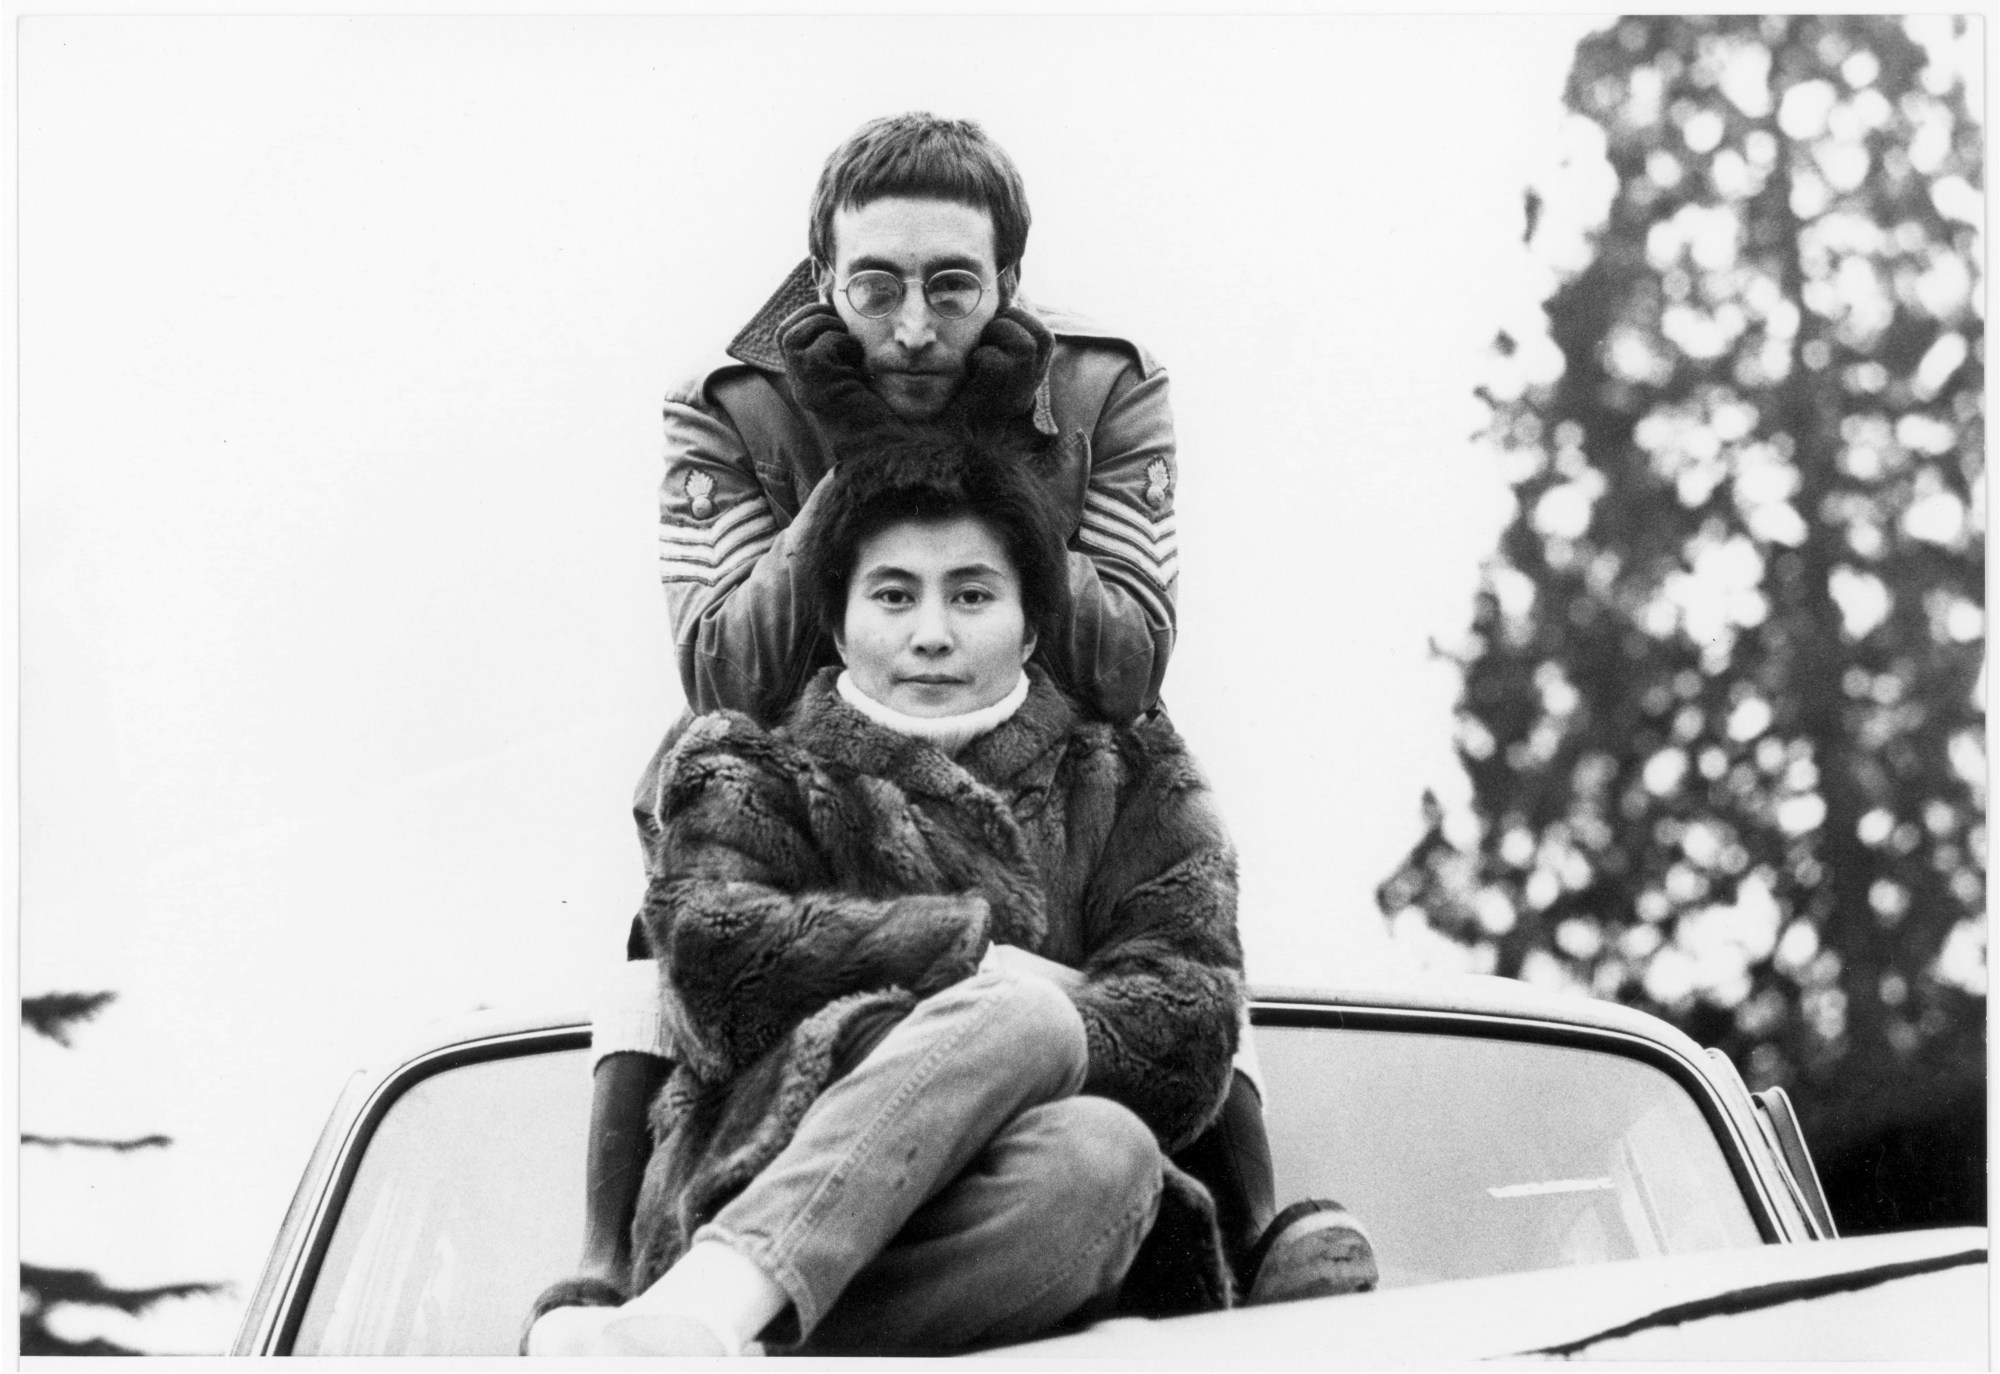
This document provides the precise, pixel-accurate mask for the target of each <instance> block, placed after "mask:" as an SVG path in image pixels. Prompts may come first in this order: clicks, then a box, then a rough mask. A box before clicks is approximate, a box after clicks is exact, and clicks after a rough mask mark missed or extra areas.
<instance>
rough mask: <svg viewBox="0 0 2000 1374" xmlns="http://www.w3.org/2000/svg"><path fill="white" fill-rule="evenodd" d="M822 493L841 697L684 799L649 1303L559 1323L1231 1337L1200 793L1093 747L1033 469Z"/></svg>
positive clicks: (1168, 771)
mask: <svg viewBox="0 0 2000 1374" xmlns="http://www.w3.org/2000/svg"><path fill="white" fill-rule="evenodd" d="M829 481H830V482H832V483H833V484H834V485H833V486H832V487H831V488H830V489H829V491H828V492H827V493H826V496H825V498H824V504H823V506H822V510H821V514H820V518H819V520H818V521H817V522H816V524H815V526H814V528H813V530H812V531H811V534H810V536H809V537H808V539H807V540H806V542H805V545H804V547H803V549H802V551H801V556H802V557H803V558H804V560H805V561H806V563H807V571H808V574H809V576H808V579H807V580H808V583H809V585H810V587H811V595H812V596H813V598H814V599H815V602H816V606H815V609H816V612H817V613H818V614H819V615H820V616H821V618H822V620H823V622H824V623H825V625H826V627H827V629H828V630H829V632H830V634H831V637H832V639H833V641H834V643H835V644H836V645H837V647H838V649H839V653H840V657H841V660H842V662H843V664H844V665H845V667H844V669H839V670H836V669H829V670H826V671H825V672H823V673H822V674H821V675H820V676H819V677H818V678H816V679H815V680H814V681H813V683H812V684H811V685H810V687H809V688H808V689H807V691H806V693H805V694H804V696H803V697H802V699H801V700H800V702H799V704H798V705H797V707H796V708H795V709H794V710H793V711H792V713H791V714H790V715H789V717H788V718H787V719H786V721H785V723H784V724H783V725H782V726H780V727H779V728H777V729H775V730H765V729H763V728H761V727H759V726H757V725H755V724H754V723H752V722H751V721H749V720H748V719H747V718H744V717H741V716H737V715H734V714H730V713H719V714H716V715H712V716H708V717H704V718H702V719H701V720H699V721H697V722H696V723H695V724H694V725H693V726H692V727H691V728H690V729H689V730H688V731H687V732H686V734H685V735H684V736H683V737H682V739H681V740H680V741H679V743H678V744H677V745H676V746H675V749H674V751H673V754H672V755H671V757H670V759H669V761H668V764H667V766H666V767H665V768H663V769H662V770H661V772H660V783H659V792H658V795H657V797H656V798H655V801H654V806H653V811H654V813H655V815H656V817H657V820H658V823H659V835H658V841H657V852H656V854H655V862H654V864H653V870H654V872H655V874H656V875H657V876H656V877H655V879H654V881H653V882H652V883H651V885H650V887H649V891H648V897H647V902H646V908H645V912H644V919H645V923H646V927H647V932H648V935H649V938H650V940H651V942H652V946H653V949H654V952H655V954H656V956H657V957H658V958H659V960H660V965H661V969H662V1005H663V1012H664V1014H665V1015H666V1017H667V1019H668V1021H669V1023H670V1025H671V1026H672V1030H673V1038H674V1041H675V1044H676V1047H677V1049H678V1050H679V1054H678V1056H677V1058H678V1060H679V1065H680V1066H679V1068H678V1069H677V1070H676V1075H675V1077H674V1079H673V1080H672V1081H671V1082H670V1083H669V1085H668V1088H667V1090H666V1091H665V1092H663V1093H662V1094H661V1097H660V1099H659V1101H658V1103H657V1104H656V1107H655V1137H656V1139H658V1140H659V1142H660V1144H659V1146H658V1148H657V1149H656V1150H655V1152H654V1154H653V1157H652V1160H651V1163H650V1165H649V1168H648V1172H647V1178H646V1183H645V1186H644V1188H643V1190H642V1194H641V1197H640V1200H639V1205H638V1212H637V1217H636V1219H635V1222H634V1227H633V1241H634V1262H633V1274H632V1282H631V1284H630V1291H633V1292H637V1293H639V1294H640V1296H639V1297H637V1298H635V1299H634V1300H632V1301H631V1302H629V1303H627V1304H625V1306H623V1307H622V1308H617V1309H587V1308H565V1309H560V1310H558V1311H557V1312H554V1313H551V1314H550V1316H549V1317H548V1318H545V1319H544V1320H545V1321H553V1320H555V1319H558V1318H560V1319H561V1320H562V1321H564V1322H566V1323H568V1324H569V1327H570V1339H571V1340H572V1342H573V1344H572V1345H571V1346H570V1348H572V1349H594V1350H596V1351H597V1352H599V1353H613V1352H622V1353H642V1352H644V1353H663V1354H664V1353H684V1354H697V1353H707V1354H715V1353H729V1352H732V1351H735V1350H738V1349H741V1348H742V1346H743V1345H744V1344H745V1343H746V1342H748V1341H750V1340H752V1339H755V1338H757V1337H758V1336H759V1334H760V1333H762V1334H763V1335H764V1337H765V1339H766V1340H767V1341H772V1342H783V1343H787V1344H790V1343H793V1342H798V1343H800V1348H802V1349H805V1350H810V1351H815V1352H831V1351H842V1350H857V1349H875V1350H880V1349H891V1348H894V1349H911V1348H919V1349H945V1348H954V1347H960V1346H964V1345H968V1344H975V1343H985V1342H992V1341H999V1340H1011V1339H1022V1338H1025V1337H1027V1336H1031V1335H1033V1334H1036V1333H1037V1332H1039V1331H1041V1330H1045V1329H1047V1328H1048V1327H1050V1326H1052V1325H1054V1324H1056V1323H1058V1322H1060V1321H1062V1320H1063V1319H1064V1318H1066V1317H1069V1316H1070V1315H1072V1314H1073V1313H1076V1312H1078V1311H1079V1310H1084V1309H1092V1308H1093V1307H1094V1305H1101V1304H1103V1303H1104V1302H1106V1301H1107V1300H1108V1299H1109V1298H1110V1297H1111V1296H1112V1295H1113V1294H1117V1293H1120V1292H1122V1294H1123V1299H1122V1300H1123V1301H1124V1302H1125V1304H1126V1305H1127V1308H1128V1310H1130V1309H1136V1310H1148V1311H1165V1310H1182V1309H1186V1308H1190V1307H1198V1306H1204V1305H1222V1304H1223V1303H1226V1302H1227V1301H1228V1296H1227V1295H1228V1292H1229V1279H1228V1278H1227V1276H1226V1272H1225V1269H1224V1265H1223V1263H1222V1259H1221V1254H1220V1246H1219V1242H1218V1239H1217V1236H1216V1231H1215V1222H1214V1217H1213V1211H1212V1208H1211V1206H1210V1203H1209V1199H1208V1197H1207V1195H1206V1193H1205V1192H1204V1190H1202V1189H1201V1187H1200V1185H1198V1184H1195V1183H1194V1182H1193V1181H1192V1180H1191V1179H1188V1178H1187V1177H1186V1176H1185V1175H1183V1174H1181V1173H1180V1172H1179V1171H1178V1170H1176V1169H1175V1168H1174V1167H1173V1166H1172V1165H1171V1164H1170V1163H1168V1162H1167V1160H1166V1158H1165V1156H1166V1155H1167V1154H1168V1153H1171V1152H1172V1151H1173V1150H1175V1149H1177V1148H1179V1147H1180V1146H1182V1145H1184V1144H1186V1143H1187V1142H1188V1141H1189V1140H1191V1139H1193V1138H1194V1137H1195V1136H1196V1135H1197V1134H1198V1133H1199V1132H1200V1131H1201V1130H1202V1128H1203V1127H1204V1126H1206V1125H1207V1124H1208V1123H1209V1121H1210V1120H1211V1119H1212V1118H1213V1117H1214V1115H1215V1113H1216V1112H1217V1110H1218V1109H1219V1107H1220V1105H1221V1103H1222V1100H1223V1096H1224V1093H1225V1090H1226V1088H1227V1086H1228V1084H1229V1079H1230V1060H1231V1056H1232V1054H1233V1053H1234V1050H1235V1048H1236V1036H1237V1025H1238V1015H1239V1008H1240V1005H1241V999H1242V992H1241V974H1240V971H1241V965H1242V955H1241V949H1240V946H1239V944H1238V941H1237V936H1236V928H1235V898H1236V883H1235V857H1234V852H1233V850H1232V849H1231V847H1230V845H1229V842H1228V839H1227V837H1226V835H1225V833H1224V831H1223V829H1222V826H1221V824H1220V821H1219V819H1218V817H1217V816H1216V813H1215V810H1214V807H1213V804H1212V801H1211V798H1210V795H1209V793H1208V791H1207V788H1206V786H1205V784H1204V783H1203V782H1202V780H1201V778H1200V776H1199V774H1198V773H1197V771H1196V770H1195V768H1194V765H1193V763H1192V761H1191V760H1190V759H1189V757H1188V755H1187V753H1186V751H1185V750H1184V749H1183V748H1182V746H1181V743H1180V740H1179V738H1178V737H1177V736H1176V735H1175V734H1174V731H1173V729H1172V727H1171V726H1170V725H1169V724H1167V723H1166V722H1165V720H1164V719H1163V718H1162V719H1155V720H1153V721H1150V722H1141V723H1140V724H1138V725H1136V726H1133V727H1131V728H1128V729H1124V730H1119V729H1114V728H1113V727H1111V726H1108V725H1105V724H1102V723H1098V722H1091V721H1086V720H1084V719H1082V718H1081V716H1080V715H1079V713H1078V710H1077V708H1076V707H1075V705H1074V704H1073V703H1072V702H1071V701H1070V700H1069V699H1068V698H1067V697H1066V696H1065V695H1064V694H1063V693H1062V692H1061V691H1060V690H1059V689H1058V688H1057V687H1056V685H1055V684H1054V683H1053V682H1051V680H1050V679H1049V677H1048V675H1047V674H1046V673H1045V672H1044V671H1043V670H1042V668H1041V667H1040V666H1039V665H1038V664H1037V663H1036V662H1035V661H1034V659H1035V649H1036V646H1037V644H1038V642H1040V640H1041V639H1043V638H1044V637H1046V636H1047V635H1048V633H1049V627H1051V626H1054V625H1057V624H1060V623H1062V622H1063V619H1064V616H1065V611H1066V606H1065V598H1066V595H1067V583H1066V580H1065V560H1064V558H1063V542H1062V531H1061V529H1060V527H1059V525H1058V523H1057V521H1056V520H1055V519H1054V518H1053V516H1052V515H1051V513H1050V511H1049V510H1048V508H1047V506H1046V504H1045V501H1044V498H1042V497H1041V496H1040V495H1039V493H1038V491H1037V490H1036V488H1035V486H1034V484H1033V483H1032V480H1031V479H1030V478H1029V476H1028V475H1027V473H1026V472H1025V470H1024V467H1023V463H1022V460H1021V459H1020V458H1019V457H1018V456H1016V455H1014V454H1011V453H1005V452H996V451H992V450H990V449H985V448H982V447H981V446H980V445H979V444H978V443H976V442H975V441H972V440H970V439H965V438H962V437H959V438H953V437H946V436H942V435H934V434H911V435H909V436H907V437H905V438H902V439H900V440H897V441H895V442H890V443H886V444H875V445H872V446H871V447H870V449H869V450H868V452H867V453H866V455H865V456H857V457H853V458H849V459H846V460H844V461H843V462H842V463H841V465H840V467H839V469H838V470H837V471H836V473H835V475H834V476H833V477H832V478H830V479H829ZM774 1319H777V1325H775V1326H772V1327H771V1329H770V1330H769V1331H766V1329H765V1328H766V1327H767V1325H768V1324H770V1323H772V1322H773V1320H774ZM555 1348H557V1347H556V1346H555V1345H554V1344H552V1343H550V1342H541V1343H538V1345H537V1349H538V1351H540V1350H544V1349H547V1350H550V1351H553V1350H554V1349H555Z"/></svg>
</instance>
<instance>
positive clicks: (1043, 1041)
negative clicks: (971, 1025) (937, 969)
mask: <svg viewBox="0 0 2000 1374" xmlns="http://www.w3.org/2000/svg"><path fill="white" fill-rule="evenodd" d="M959 989H961V990H962V992H963V995H964V996H966V997H968V998H970V999H972V1000H973V1001H975V1002H976V1004H977V1006H978V1010H979V1019H980V1022H981V1032H980V1033H981V1037H982V1039H983V1040H984V1041H985V1042H986V1045H985V1049H986V1050H987V1054H985V1055H982V1061H983V1063H984V1064H985V1065H986V1066H987V1067H988V1068H989V1069H992V1070H1004V1069H1005V1068H1007V1067H1010V1066H1011V1067H1012V1068H1014V1069H1016V1070H1018V1071H1019V1072H1022V1073H1025V1074H1030V1075H1032V1076H1034V1077H1036V1078H1038V1079H1041V1078H1048V1079H1050V1080H1051V1081H1052V1082H1054V1083H1055V1084H1056V1085H1058V1087H1059V1089H1060V1092H1059V1093H1058V1094H1057V1095H1062V1094H1066V1093H1073V1092H1075V1091H1077V1089H1079V1088H1081V1087H1082V1086H1083V1077H1084V1071H1085V1070H1086V1069H1087V1068H1088V1067H1089V1060H1090V1047H1089V1042H1088V1041H1087V1040H1086V1039H1085V1037H1084V1031H1083V1017H1082V1016H1081V1015H1079V1014H1078V1012H1077V1009H1076V1004H1075V1003H1074V1002H1072V1001H1070V1000H1069V994H1068V993H1066V992H1064V991H1063V990H1062V989H1061V988H1059V987H1057V986H1056V985H1055V984H1054V983H1052V982H1050V981H1049V980H1048V979H1046V978H1039V977H1036V976H1034V975H1033V974H1024V973H1010V972H997V971H996V972H991V973H982V974H979V975H977V976H976V977H974V978H971V979H969V980H967V981H966V982H964V983H961V984H959Z"/></svg>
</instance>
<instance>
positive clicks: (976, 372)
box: [945, 306, 1056, 426]
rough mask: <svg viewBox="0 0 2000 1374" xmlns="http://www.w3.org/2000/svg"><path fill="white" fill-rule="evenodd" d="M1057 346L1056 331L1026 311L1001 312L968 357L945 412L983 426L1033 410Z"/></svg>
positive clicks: (1010, 309) (954, 417)
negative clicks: (1043, 377)
mask: <svg viewBox="0 0 2000 1374" xmlns="http://www.w3.org/2000/svg"><path fill="white" fill-rule="evenodd" d="M1055 346H1056V341H1055V336H1054V335H1052V334H1050V333H1049V331H1048V329H1047V328H1046V327H1045V326H1044V325H1043V324H1042V322H1041V321H1040V320H1038V319H1036V318H1035V317H1034V316H1033V315H1030V314H1029V313H1028V312H1027V311H1025V310H1021V309H1018V308H1016V307H1014V306H1009V307H1008V308H1007V309H1005V310H1003V311H1001V312H1000V313H999V314H997V315H995V316H994V317H993V318H992V320H991V321H989V322H988V323H987V326H986V329H985V331H984V332H983V333H981V334H980V336H979V342H978V344H977V345H976V346H974V348H973V350H972V354H971V356H970V357H968V358H967V359H966V360H965V381H964V383H963V384H962V385H961V386H960V387H959V389H958V394H957V395H955V396H953V397H952V398H951V400H950V402H949V403H947V404H946V406H945V417H946V418H948V419H952V420H956V421H958V422H959V423H961V424H965V425H971V426H979V425H990V424H1000V423H1005V422H1006V421H1008V420H1012V419H1015V418H1016V417H1018V416H1022V415H1026V414H1028V413H1029V412H1030V411H1032V410H1033V409H1034V408H1035V389H1036V388H1037V387H1039V386H1040V385H1041V384H1042V374H1043V373H1045V372H1047V371H1048V368H1049V354H1050V353H1051V352H1052V351H1054V349H1055Z"/></svg>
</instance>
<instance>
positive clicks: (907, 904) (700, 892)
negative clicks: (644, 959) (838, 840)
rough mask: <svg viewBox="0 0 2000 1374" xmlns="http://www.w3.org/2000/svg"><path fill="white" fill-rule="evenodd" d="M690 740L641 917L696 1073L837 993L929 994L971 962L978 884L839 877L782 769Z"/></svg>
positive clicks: (670, 794)
mask: <svg viewBox="0 0 2000 1374" xmlns="http://www.w3.org/2000/svg"><path fill="white" fill-rule="evenodd" d="M712 719H714V718H712ZM744 728H754V727H747V723H745V726H744ZM690 743H692V744H694V745H696V746H697V747H696V748H694V749H692V750H688V751H683V752H681V753H680V754H679V755H678V756H677V757H676V758H675V759H674V760H673V761H672V763H671V765H670V770H669V776H668V777H667V779H666V782H665V791H664V793H663V801H662V806H661V811H662V814H663V816H664V822H665V823H664V827H663V834H662V839H661V851H662V858H661V860H660V862H659V863H658V865H657V867H656V876H655V877H654V878H653V879H652V881H651V882H650V883H649V884H648V886H647V892H646V903H645V907H644V910H643V912H642V917H643V919H644V921H645V923H646V927H647V934H648V937H649V939H650V940H651V942H652V946H653V950H654V954H655V956H656V957H657V958H658V959H659V962H660V971H661V983H662V998H661V1008H662V1013H663V1015H664V1017H665V1019H666V1021H667V1023H668V1028H669V1035H670V1038H671V1040H672V1042H673V1045H674V1047H675V1049H676V1050H677V1051H678V1052H679V1053H680V1056H681V1057H682V1058H683V1060H684V1062H686V1063H687V1064H688V1065H689V1066H690V1067H691V1068H692V1069H693V1070H694V1072H695V1073H696V1074H697V1075H699V1076H701V1077H703V1078H707V1079H711V1080H716V1079H727V1078H730V1077H733V1076H735V1075H736V1074H737V1073H740V1072H741V1071H742V1070H744V1069H745V1068H747V1067H749V1065H750V1064H752V1063H753V1062H755V1060H756V1059H757V1058H758V1057H759V1056H761V1055H762V1054H763V1053H764V1051H766V1050H767V1049H769V1048H770V1047H771V1046H772V1045H773V1044H775V1043H777V1041H778V1039H779V1038H780V1037H781V1036H783V1035H784V1034H785V1033H786V1032H787V1031H789V1030H790V1029H791V1028H792V1027H793V1026H795V1025H796V1024H798V1022H799V1021H801V1020H803V1019H804V1018H805V1017H806V1016H809V1015H811V1014H812V1013H813V1012H815V1011H817V1010H819V1009H820V1008H821V1007H823V1006H825V1005H826V1004H827V1003H828V1002H831V1001H833V1000H834V999H836V998H838V997H843V996H846V995H847V994H849V993H853V992H862V991H869V990H874V989H879V988H887V987H902V988H906V989H908V990H909V991H911V992H913V993H915V994H916V995H918V996H920V997H921V996H927V995H928V994H930V993H932V992H935V991H937V990H939V989H940V988H943V987H945V986H948V985H949V984H951V983H955V982H957V981H958V980H959V979H961V978H964V977H966V976H968V975H969V974H970V973H971V972H972V971H973V969H974V968H975V967H976V966H977V964H978V962H979V958H980V956H981V955H982V954H983V953H984V950H985V945H986V925H987V903H986V899H985V898H984V897H981V896H979V895H977V894H973V893H962V894H959V893H940V894H922V895H911V896H903V897H886V898H877V897H865V896H860V895H857V894H854V893H851V892H845V891H841V890H838V889H836V888H834V887H833V886H832V885H831V884H830V882H829V880H828V878H827V875H826V872H825V868H824V863H823V860H822V859H821V858H820V857H819V855H818V853H817V846H816V845H815V843H814V842H813V839H812V837H811V836H810V835H809V834H808V833H807V832H806V829H805V825H804V821H803V815H802V808H803V805H804V803H803V802H802V801H801V800H800V798H799V796H798V795H797V793H796V792H795V791H794V790H793V789H792V788H791V787H790V786H789V785H788V783H787V782H786V780H785V778H784V777H783V776H782V771H781V770H778V769H773V768H771V767H768V766H765V765H764V764H763V763H762V762H761V761H760V760H758V759H757V758H755V757H754V756H746V755H745V754H744V753H739V752H735V751H731V750H727V749H716V748H702V747H700V746H701V745H702V744H703V741H702V740H700V739H695V738H692V732H691V739H690Z"/></svg>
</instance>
